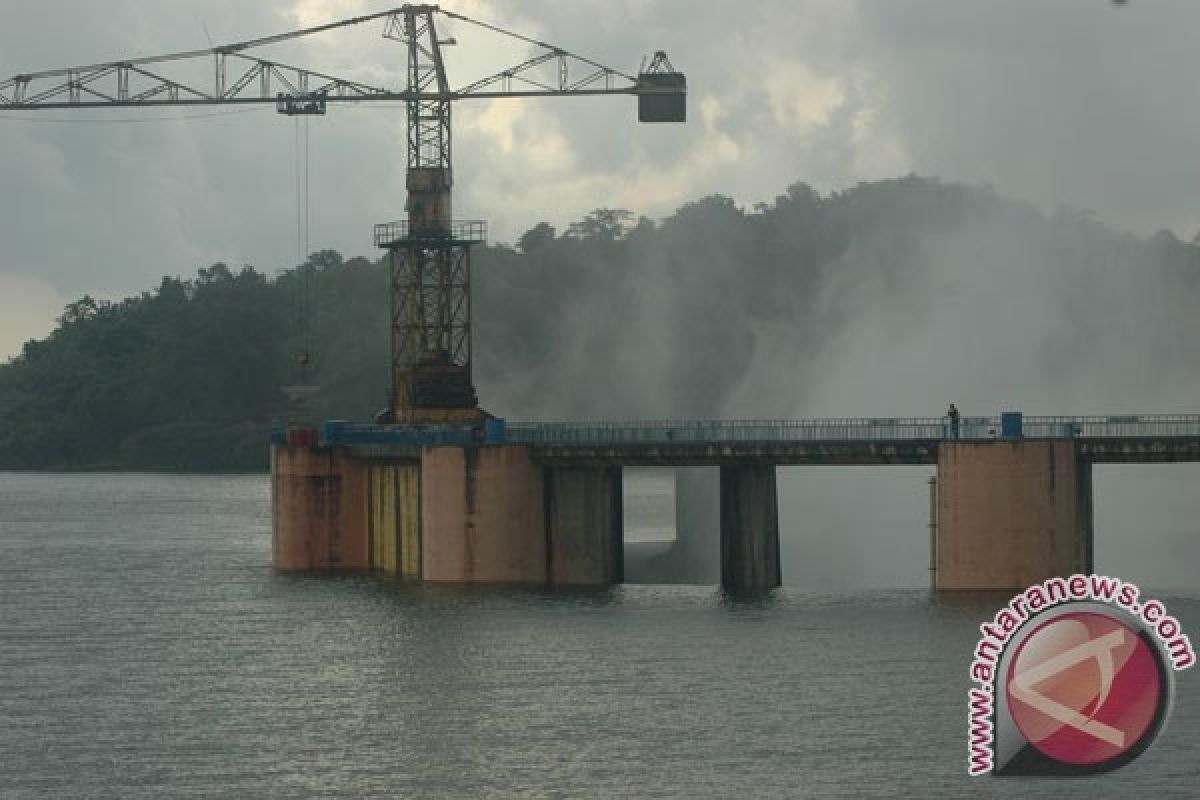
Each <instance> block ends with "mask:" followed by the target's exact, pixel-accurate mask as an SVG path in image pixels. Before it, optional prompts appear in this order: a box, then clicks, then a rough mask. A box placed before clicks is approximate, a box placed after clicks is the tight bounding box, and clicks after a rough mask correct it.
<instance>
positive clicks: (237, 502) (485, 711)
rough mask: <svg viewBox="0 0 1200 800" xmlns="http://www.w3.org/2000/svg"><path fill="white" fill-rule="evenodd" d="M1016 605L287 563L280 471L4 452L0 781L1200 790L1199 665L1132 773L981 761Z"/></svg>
mask: <svg viewBox="0 0 1200 800" xmlns="http://www.w3.org/2000/svg"><path fill="white" fill-rule="evenodd" d="M1166 599H1167V600H1168V601H1169V603H1168V605H1169V608H1170V610H1171V611H1172V612H1174V613H1175V614H1177V616H1178V617H1179V618H1180V619H1181V620H1182V622H1183V623H1184V625H1185V629H1187V630H1190V631H1191V632H1192V635H1193V638H1194V639H1196V638H1200V596H1195V595H1190V596H1184V597H1181V596H1178V594H1176V595H1175V596H1170V595H1168V596H1167V597H1166ZM1000 602H1002V598H998V597H978V596H976V597H972V598H968V599H959V600H953V601H952V600H938V599H934V598H932V597H931V596H930V595H929V594H928V593H925V592H920V591H896V592H889V591H878V592H870V593H858V594H846V595H827V594H821V595H817V594H807V593H804V592H802V591H799V590H796V589H788V590H784V591H781V592H779V593H777V594H776V595H774V596H773V597H772V598H771V599H770V600H768V601H764V602H759V603H748V604H739V603H733V602H728V601H725V600H723V599H722V598H721V596H720V595H719V594H718V593H717V592H716V590H715V589H713V588H711V587H655V586H625V587H621V588H618V589H614V590H612V591H608V592H602V593H591V594H566V593H548V592H531V591H501V590H473V591H462V590H449V589H423V588H418V587H411V586H403V585H400V584H398V583H395V582H392V581H388V580H383V579H376V578H367V577H342V578H330V577H314V576H284V575H277V574H275V573H274V572H273V571H272V570H271V568H270V535H269V495H268V485H267V481H266V479H265V478H261V477H164V476H148V475H86V476H55V475H13V474H0V797H3V798H5V800H7V799H8V798H26V797H31V798H32V797H47V798H74V797H98V798H99V797H105V798H107V797H113V798H141V797H145V798H164V797H172V798H174V797H184V798H186V797H246V798H256V797H355V798H357V797H418V798H421V797H474V796H500V797H513V796H528V797H713V798H728V797H798V798H803V797H888V796H909V797H965V796H984V797H1013V798H1019V797H1114V798H1117V797H1144V798H1151V797H1197V796H1200V790H1198V789H1197V786H1196V784H1197V779H1198V778H1200V764H1198V757H1200V752H1198V749H1197V742H1200V680H1197V679H1196V675H1195V674H1193V673H1192V672H1188V673H1184V674H1182V675H1181V676H1179V677H1180V680H1179V682H1178V684H1177V702H1176V706H1175V709H1174V712H1173V715H1172V717H1171V720H1170V723H1169V725H1168V728H1167V730H1166V732H1165V733H1164V734H1163V736H1162V738H1160V739H1159V741H1158V742H1157V743H1156V744H1155V745H1154V746H1153V747H1152V748H1151V749H1150V751H1149V752H1147V753H1146V754H1145V755H1143V756H1142V757H1141V758H1140V759H1139V760H1137V761H1136V762H1135V763H1134V764H1132V765H1131V766H1129V767H1126V768H1125V769H1123V770H1120V771H1118V772H1116V773H1113V774H1111V775H1109V776H1107V777H1105V778H1100V779H1088V780H1066V781H1064V780H1059V781H1050V782H1047V781H1041V782H1037V781H1034V782H1030V781H1013V780H1000V779H990V778H989V779H974V780H971V779H968V778H967V777H966V775H965V772H964V768H965V767H964V765H965V753H966V750H965V744H964V739H965V734H964V729H965V722H964V716H965V712H964V705H965V693H966V689H967V687H968V684H967V680H966V677H965V676H966V667H967V663H968V657H969V653H970V650H971V648H972V647H973V644H974V640H975V638H976V636H977V632H976V626H977V625H978V623H979V622H980V621H981V620H982V619H984V618H985V617H987V616H990V615H991V613H992V612H993V611H994V609H995V607H996V606H997V605H998V604H999V603H1000Z"/></svg>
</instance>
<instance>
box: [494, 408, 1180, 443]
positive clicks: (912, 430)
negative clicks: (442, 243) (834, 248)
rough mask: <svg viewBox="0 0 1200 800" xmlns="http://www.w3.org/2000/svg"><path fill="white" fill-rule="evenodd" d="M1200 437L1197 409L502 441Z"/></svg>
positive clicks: (751, 424)
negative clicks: (1017, 428) (1016, 421)
mask: <svg viewBox="0 0 1200 800" xmlns="http://www.w3.org/2000/svg"><path fill="white" fill-rule="evenodd" d="M1187 436H1192V437H1200V414H1155V415H1123V416H1110V417H1024V418H1023V420H1022V425H1021V432H1020V434H1019V435H1018V436H1005V435H1004V433H1003V430H1002V427H1001V419H1000V417H998V416H997V417H961V418H959V420H958V422H957V424H954V423H952V422H951V420H950V419H949V418H948V417H923V418H922V417H916V418H856V419H812V420H710V421H650V422H561V423H545V422H513V423H508V424H507V425H506V426H505V441H509V442H513V443H520V444H561V445H573V444H578V445H625V444H649V443H674V444H701V443H703V444H708V443H720V442H730V443H736V442H870V441H877V442H886V441H929V440H952V439H961V440H966V441H982V440H988V439H1004V438H1010V439H1011V438H1031V439H1072V438H1161V437H1187Z"/></svg>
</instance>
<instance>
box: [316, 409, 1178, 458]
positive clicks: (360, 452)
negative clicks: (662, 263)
mask: <svg viewBox="0 0 1200 800" xmlns="http://www.w3.org/2000/svg"><path fill="white" fill-rule="evenodd" d="M1010 433H1011V431H1010ZM1019 439H1024V440H1037V439H1054V440H1060V439H1070V440H1074V441H1075V442H1077V450H1078V453H1079V455H1080V457H1081V458H1083V459H1084V460H1086V461H1090V462H1093V463H1100V464H1122V463H1151V462H1170V461H1200V414H1171V415H1166V414H1158V415H1124V416H1109V417H1024V418H1023V420H1022V421H1021V429H1020V434H1019V435H1017V436H1011V435H1010V436H1004V430H1003V428H1002V425H1001V419H1000V418H998V417H964V418H962V419H961V420H960V421H959V424H958V427H957V430H955V429H954V428H953V427H952V426H951V424H950V422H949V421H948V420H947V419H945V418H918V419H878V418H876V419H869V418H862V419H810V420H707V421H657V422H553V423H546V422H519V423H510V424H507V425H501V424H498V423H493V424H491V425H489V426H488V428H487V429H486V430H480V429H478V428H472V427H467V426H451V425H424V426H399V425H358V424H351V423H346V422H327V423H324V424H322V425H321V430H320V440H321V442H322V443H323V444H339V445H343V446H347V447H350V448H351V450H352V451H353V452H354V454H355V455H356V456H359V457H363V458H391V459H395V458H401V459H404V458H411V459H416V458H420V453H421V448H423V447H437V446H440V445H453V446H466V445H473V444H480V443H493V444H500V443H507V444H524V445H529V446H530V447H532V448H533V451H534V455H535V457H536V458H538V459H539V460H541V461H543V462H546V463H557V464H571V463H576V464H613V465H628V466H638V465H663V466H688V465H705V464H731V463H770V464H780V465H788V464H858V465H871V464H935V463H937V451H938V447H939V445H940V444H941V443H942V442H946V441H977V442H982V441H993V440H1009V441H1016V440H1019Z"/></svg>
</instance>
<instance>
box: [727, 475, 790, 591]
mask: <svg viewBox="0 0 1200 800" xmlns="http://www.w3.org/2000/svg"><path fill="white" fill-rule="evenodd" d="M782 583H783V574H782V570H781V568H780V563H779V508H778V502H777V498H776V490H775V467H774V466H770V465H768V466H757V465H756V466H745V467H742V466H736V467H721V586H722V587H723V588H724V589H726V590H727V591H733V592H761V591H766V590H768V589H774V588H775V587H776V586H779V585H781V584H782Z"/></svg>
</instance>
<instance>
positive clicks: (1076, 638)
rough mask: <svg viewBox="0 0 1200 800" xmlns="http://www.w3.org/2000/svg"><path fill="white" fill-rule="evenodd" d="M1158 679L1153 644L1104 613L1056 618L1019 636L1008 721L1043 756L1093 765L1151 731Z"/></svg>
mask: <svg viewBox="0 0 1200 800" xmlns="http://www.w3.org/2000/svg"><path fill="white" fill-rule="evenodd" d="M1163 688H1164V687H1163V680H1162V677H1161V676H1160V673H1159V665H1158V659H1157V657H1156V655H1155V653H1154V652H1152V650H1151V647H1150V645H1148V644H1147V643H1146V641H1145V640H1144V639H1143V638H1142V637H1141V636H1139V635H1138V633H1137V632H1136V631H1135V630H1133V629H1132V628H1130V627H1129V626H1128V625H1126V624H1125V623H1123V622H1122V621H1120V620H1119V619H1116V618H1114V617H1110V616H1108V615H1106V614H1102V613H1097V612H1092V611H1078V612H1071V613H1067V614H1063V615H1061V616H1057V617H1055V618H1054V619H1052V620H1050V621H1048V622H1045V623H1043V624H1042V625H1041V626H1039V627H1038V628H1036V629H1034V631H1033V632H1032V633H1030V634H1029V636H1028V637H1026V638H1025V640H1024V641H1023V642H1021V644H1020V647H1019V648H1018V649H1017V652H1016V654H1015V655H1014V657H1013V659H1012V662H1011V664H1010V666H1009V669H1008V676H1007V680H1006V682H1005V691H1006V692H1007V695H1008V707H1009V713H1010V714H1011V716H1012V720H1013V722H1014V723H1015V724H1016V726H1017V728H1018V729H1019V730H1020V732H1021V735H1022V736H1024V737H1025V739H1026V741H1028V742H1029V743H1030V744H1031V745H1033V746H1034V747H1036V748H1037V749H1038V750H1039V751H1041V752H1042V753H1043V754H1045V755H1046V756H1048V757H1050V758H1052V759H1054V760H1056V761H1060V762H1063V763H1065V764H1076V765H1096V764H1100V763H1103V762H1105V761H1109V760H1111V759H1114V758H1119V757H1120V756H1122V755H1124V754H1126V753H1128V752H1129V751H1130V750H1132V749H1133V748H1135V747H1137V746H1138V745H1139V744H1141V743H1142V741H1143V739H1144V738H1145V737H1147V736H1153V735H1154V733H1155V730H1154V729H1152V728H1151V726H1152V725H1153V724H1154V723H1155V721H1156V720H1157V719H1159V718H1160V714H1159V705H1160V703H1162V702H1163V699H1162V698H1163V697H1164V692H1163Z"/></svg>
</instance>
